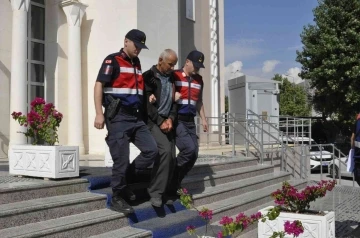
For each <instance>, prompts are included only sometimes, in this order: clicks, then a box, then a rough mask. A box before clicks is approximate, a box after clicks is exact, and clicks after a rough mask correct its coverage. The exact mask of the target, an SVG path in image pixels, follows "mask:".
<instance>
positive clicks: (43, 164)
mask: <svg viewBox="0 0 360 238" xmlns="http://www.w3.org/2000/svg"><path fill="white" fill-rule="evenodd" d="M9 172H10V174H13V175H26V176H33V177H42V178H54V179H56V178H69V177H78V176H79V147H78V146H60V145H54V146H43V145H12V146H10V148H9Z"/></svg>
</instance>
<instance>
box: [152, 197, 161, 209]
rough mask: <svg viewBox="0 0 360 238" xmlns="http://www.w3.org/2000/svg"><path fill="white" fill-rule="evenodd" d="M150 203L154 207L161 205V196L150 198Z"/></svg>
mask: <svg viewBox="0 0 360 238" xmlns="http://www.w3.org/2000/svg"><path fill="white" fill-rule="evenodd" d="M150 203H151V205H153V206H154V207H161V205H162V199H161V198H150Z"/></svg>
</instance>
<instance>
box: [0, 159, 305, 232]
mask: <svg viewBox="0 0 360 238" xmlns="http://www.w3.org/2000/svg"><path fill="white" fill-rule="evenodd" d="M94 170H96V169H94ZM108 171H110V170H108ZM101 176H103V178H104V179H105V180H106V176H105V174H103V175H101ZM285 180H288V181H290V182H291V183H292V184H293V185H295V186H296V187H297V188H303V187H305V186H306V181H305V180H291V175H290V173H287V172H279V171H277V172H276V171H274V167H273V166H271V165H259V164H258V163H257V159H256V158H245V157H242V158H239V157H236V158H231V157H228V156H209V155H207V156H202V157H200V158H199V159H198V162H197V164H196V165H195V167H194V168H193V170H192V171H191V172H190V174H189V176H188V177H187V178H185V180H184V181H183V187H185V188H187V189H188V190H189V192H190V193H191V194H193V199H194V203H195V206H196V207H198V208H201V207H203V206H205V207H207V208H209V209H211V210H213V219H212V221H213V223H212V225H211V227H212V228H211V229H213V230H214V231H216V232H217V231H219V230H220V227H219V224H218V221H219V220H220V219H221V217H223V216H225V215H226V216H236V215H237V214H238V213H240V212H245V214H253V213H255V212H256V211H258V210H259V209H260V208H262V207H265V206H267V205H270V204H272V199H271V197H270V193H271V192H273V191H275V190H276V189H278V188H280V187H281V183H282V182H283V181H285ZM24 184H25V183H24ZM144 186H146V183H143V184H136V185H133V188H138V189H140V190H139V191H141V188H144ZM88 190H89V183H88V179H86V178H79V179H71V180H61V181H42V180H39V181H37V182H34V183H33V184H31V183H30V184H29V182H28V183H26V186H25V185H24V187H21V186H19V185H18V186H14V187H11V186H9V187H7V188H2V187H0V237H1V238H6V237H97V238H100V237H104V238H105V237H106V238H111V237H189V235H188V234H187V233H186V226H188V225H195V226H196V227H199V229H198V230H199V234H201V235H202V233H201V232H204V231H205V226H204V222H203V221H202V220H201V219H199V216H198V214H197V212H196V211H193V210H186V209H185V208H184V207H182V205H181V204H179V202H176V203H175V204H174V206H166V205H165V206H164V207H163V208H161V209H154V208H153V207H152V206H151V205H150V203H149V202H148V201H147V200H144V201H142V202H138V203H137V204H134V205H133V206H134V208H135V211H136V214H135V215H134V217H130V218H127V217H125V216H124V215H123V214H122V213H117V212H114V211H111V210H109V209H107V202H108V199H109V197H110V194H109V191H111V189H110V188H108V187H105V188H101V189H99V190H96V189H93V191H92V192H89V191H88ZM256 228H257V226H256V224H255V225H253V226H251V227H249V228H248V230H247V232H246V233H244V234H242V235H241V237H256V236H257V235H256V234H257V232H256ZM150 229H151V230H152V231H151V230H150ZM208 231H209V230H208ZM208 235H210V236H211V235H213V234H210V233H209V232H208ZM214 236H215V235H214Z"/></svg>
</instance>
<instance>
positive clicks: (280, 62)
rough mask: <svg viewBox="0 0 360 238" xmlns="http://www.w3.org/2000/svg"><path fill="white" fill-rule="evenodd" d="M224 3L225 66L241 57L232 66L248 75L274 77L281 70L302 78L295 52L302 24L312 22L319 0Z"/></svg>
mask: <svg viewBox="0 0 360 238" xmlns="http://www.w3.org/2000/svg"><path fill="white" fill-rule="evenodd" d="M224 4H225V10H224V14H225V66H228V65H229V64H230V63H232V62H234V61H241V63H239V62H238V63H237V64H235V66H233V67H235V68H239V70H240V71H241V72H242V73H244V74H247V75H253V76H258V77H264V78H271V77H272V76H273V75H274V74H275V73H280V74H290V75H293V77H294V78H295V80H300V79H299V78H298V77H297V73H298V72H299V70H300V67H301V65H300V64H299V63H297V62H296V61H295V58H296V53H295V52H296V49H300V48H301V40H300V33H301V32H302V29H303V27H304V26H305V25H307V24H309V23H313V13H312V10H313V8H314V7H316V6H317V5H318V3H317V0H224ZM266 61H267V62H266ZM265 62H266V63H265Z"/></svg>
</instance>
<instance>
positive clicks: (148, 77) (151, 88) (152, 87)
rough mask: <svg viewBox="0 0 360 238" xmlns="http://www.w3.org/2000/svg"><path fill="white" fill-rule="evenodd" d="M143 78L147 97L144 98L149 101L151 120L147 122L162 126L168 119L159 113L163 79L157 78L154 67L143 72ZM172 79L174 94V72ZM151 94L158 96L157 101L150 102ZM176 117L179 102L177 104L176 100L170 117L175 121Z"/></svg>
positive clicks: (148, 111)
mask: <svg viewBox="0 0 360 238" xmlns="http://www.w3.org/2000/svg"><path fill="white" fill-rule="evenodd" d="M155 67H156V66H155ZM143 79H144V82H145V95H144V96H145V97H144V98H145V100H146V103H147V114H148V119H149V120H147V123H148V124H149V123H153V124H156V125H158V126H160V125H161V124H162V123H163V121H164V120H166V119H167V118H166V117H163V116H161V115H159V114H158V108H159V104H158V103H159V102H160V97H161V87H162V86H161V81H160V79H158V78H156V76H155V74H154V72H153V70H152V69H149V70H148V71H146V72H144V73H143ZM170 80H171V82H172V84H173V94H174V93H175V86H174V77H173V74H171V76H170ZM151 94H154V96H155V97H156V102H155V103H150V102H149V97H150V95H151ZM173 99H174V96H173ZM176 117H177V104H176V102H173V104H172V106H171V109H170V113H169V117H168V118H170V119H171V120H172V121H173V123H174V122H175V119H176Z"/></svg>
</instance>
